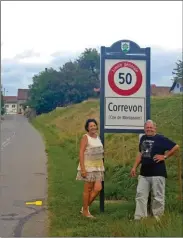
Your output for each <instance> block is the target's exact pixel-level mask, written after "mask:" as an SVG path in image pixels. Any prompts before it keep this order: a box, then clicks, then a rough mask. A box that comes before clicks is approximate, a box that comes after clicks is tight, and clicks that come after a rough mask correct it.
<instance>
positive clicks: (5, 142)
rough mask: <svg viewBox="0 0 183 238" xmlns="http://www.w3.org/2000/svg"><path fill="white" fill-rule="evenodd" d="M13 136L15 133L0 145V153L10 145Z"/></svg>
mask: <svg viewBox="0 0 183 238" xmlns="http://www.w3.org/2000/svg"><path fill="white" fill-rule="evenodd" d="M14 136H15V132H13V134H12V135H11V136H10V137H8V138H7V139H6V140H5V141H4V142H3V143H2V144H1V151H2V150H3V148H5V147H6V146H7V145H9V144H10V143H11V141H12V139H13V137H14Z"/></svg>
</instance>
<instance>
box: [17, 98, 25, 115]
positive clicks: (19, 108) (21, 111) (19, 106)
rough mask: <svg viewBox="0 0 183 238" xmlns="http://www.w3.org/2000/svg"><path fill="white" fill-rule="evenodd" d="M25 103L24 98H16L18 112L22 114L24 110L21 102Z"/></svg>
mask: <svg viewBox="0 0 183 238" xmlns="http://www.w3.org/2000/svg"><path fill="white" fill-rule="evenodd" d="M24 103H26V100H18V113H21V114H23V113H24V110H23V107H22V104H24Z"/></svg>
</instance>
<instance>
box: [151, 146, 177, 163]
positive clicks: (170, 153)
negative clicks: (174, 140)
mask: <svg viewBox="0 0 183 238" xmlns="http://www.w3.org/2000/svg"><path fill="white" fill-rule="evenodd" d="M178 150H179V145H175V146H174V147H173V148H172V149H171V150H169V151H167V152H166V154H165V155H155V156H154V160H155V161H156V162H157V163H158V162H160V161H163V160H165V159H167V158H169V157H171V156H172V155H174V154H175V152H176V151H178Z"/></svg>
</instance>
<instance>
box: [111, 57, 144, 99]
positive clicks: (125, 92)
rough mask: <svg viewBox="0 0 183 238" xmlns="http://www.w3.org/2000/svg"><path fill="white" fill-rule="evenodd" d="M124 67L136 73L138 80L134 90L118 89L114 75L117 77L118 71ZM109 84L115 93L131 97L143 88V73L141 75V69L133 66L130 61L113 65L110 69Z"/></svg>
mask: <svg viewBox="0 0 183 238" xmlns="http://www.w3.org/2000/svg"><path fill="white" fill-rule="evenodd" d="M123 67H126V68H130V69H132V70H133V71H134V72H135V74H136V78H137V81H136V83H135V85H134V86H133V87H132V88H130V89H127V90H124V89H121V88H118V86H117V85H116V84H115V82H114V75H115V73H116V71H117V70H118V69H120V68H123ZM108 82H109V85H110V87H111V88H112V90H113V91H114V92H115V93H117V94H119V95H121V96H130V95H132V94H134V93H136V92H137V91H138V90H139V88H140V87H141V85H142V73H141V71H140V69H139V68H138V67H137V66H136V65H135V64H133V63H131V62H129V61H122V62H118V63H117V64H115V65H113V67H112V68H111V69H110V71H109V74H108Z"/></svg>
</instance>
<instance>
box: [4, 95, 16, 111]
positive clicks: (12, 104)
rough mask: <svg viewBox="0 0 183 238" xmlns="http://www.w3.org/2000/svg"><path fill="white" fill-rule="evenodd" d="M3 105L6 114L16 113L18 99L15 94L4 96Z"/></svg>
mask: <svg viewBox="0 0 183 238" xmlns="http://www.w3.org/2000/svg"><path fill="white" fill-rule="evenodd" d="M3 100H4V106H5V110H6V111H5V113H6V114H17V111H18V100H17V97H16V96H4V97H3Z"/></svg>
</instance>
